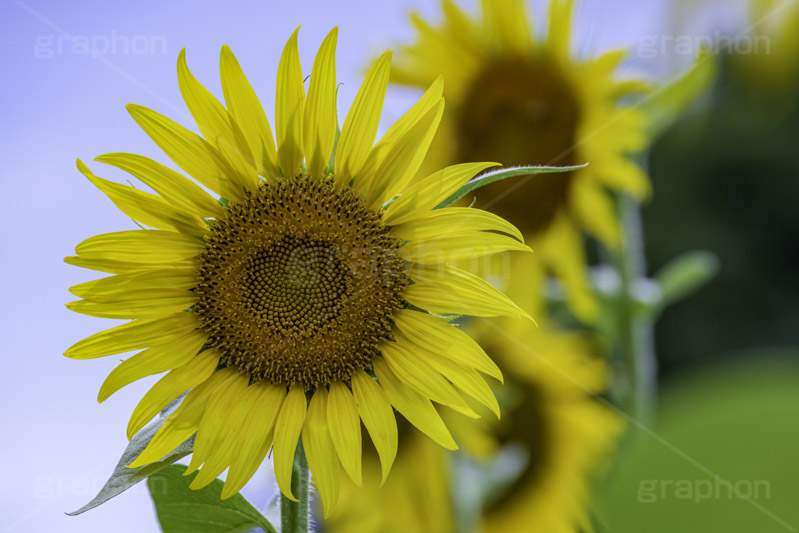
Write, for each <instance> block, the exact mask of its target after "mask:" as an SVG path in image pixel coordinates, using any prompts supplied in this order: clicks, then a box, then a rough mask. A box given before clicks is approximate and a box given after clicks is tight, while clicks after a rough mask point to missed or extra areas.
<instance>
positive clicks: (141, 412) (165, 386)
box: [128, 348, 219, 439]
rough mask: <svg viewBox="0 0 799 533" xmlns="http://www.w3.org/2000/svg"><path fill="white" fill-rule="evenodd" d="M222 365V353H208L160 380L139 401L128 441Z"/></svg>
mask: <svg viewBox="0 0 799 533" xmlns="http://www.w3.org/2000/svg"><path fill="white" fill-rule="evenodd" d="M217 363H219V352H218V351H216V350H215V349H213V348H212V349H210V350H205V351H204V352H201V353H199V354H198V355H197V356H196V357H194V358H193V359H191V360H190V361H189V362H188V363H186V364H184V365H182V366H180V367H178V368H176V369H174V370H172V371H170V372H169V373H168V374H167V375H166V376H164V377H163V378H161V379H160V380H159V381H158V382H157V383H156V384H155V385H153V387H152V388H151V389H150V390H149V391H147V393H146V394H145V395H144V396H143V397H142V399H141V400H140V401H139V404H138V405H137V406H136V408H135V409H134V410H133V414H132V415H131V416H130V421H129V422H128V439H132V438H133V435H135V434H136V433H138V431H139V430H140V429H141V428H143V427H144V426H145V424H147V422H149V421H150V420H152V418H153V417H154V416H155V415H157V414H158V413H159V412H160V411H161V410H162V409H163V408H164V407H166V406H167V405H169V403H170V402H171V401H172V400H174V399H175V398H177V397H178V396H180V395H181V394H183V393H184V392H186V391H187V390H189V389H192V388H194V387H196V386H197V385H199V384H200V383H202V382H203V381H205V380H206V379H208V378H209V377H210V376H211V374H213V372H214V370H215V369H216V365H217Z"/></svg>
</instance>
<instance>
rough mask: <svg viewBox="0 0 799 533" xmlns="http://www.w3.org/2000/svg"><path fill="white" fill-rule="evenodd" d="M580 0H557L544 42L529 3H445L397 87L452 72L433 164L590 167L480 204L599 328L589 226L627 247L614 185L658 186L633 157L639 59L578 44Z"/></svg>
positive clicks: (499, 189)
mask: <svg viewBox="0 0 799 533" xmlns="http://www.w3.org/2000/svg"><path fill="white" fill-rule="evenodd" d="M573 7H574V2H573V1H561V0H554V1H552V2H550V3H549V19H548V28H547V31H546V35H545V37H543V38H542V37H541V36H536V35H535V34H534V32H533V30H532V23H531V21H530V16H529V14H528V9H527V6H526V3H525V2H524V1H523V0H510V1H503V2H498V1H492V0H485V1H483V2H482V3H481V13H480V15H479V16H478V17H477V18H476V19H475V18H472V17H470V16H469V15H467V14H466V13H465V12H463V11H462V10H461V8H460V7H458V5H457V4H455V2H453V1H451V0H444V2H443V3H442V10H443V14H444V20H443V21H442V22H441V23H440V24H438V25H434V24H432V23H431V22H429V21H428V19H426V18H423V17H422V16H420V15H418V14H413V15H412V16H411V21H412V22H413V24H414V26H415V27H416V30H417V33H418V36H417V38H416V42H415V43H413V44H412V45H407V46H403V47H402V48H401V49H400V50H399V51H398V54H397V62H396V66H395V68H394V69H393V71H392V81H393V82H395V83H399V84H407V85H414V86H417V87H424V86H425V85H426V84H428V83H430V81H431V80H432V79H434V78H435V75H436V74H435V73H437V72H438V73H443V74H444V76H445V78H446V79H447V80H449V83H448V84H447V88H446V89H445V96H446V98H447V100H448V106H447V112H446V113H445V115H444V118H443V119H442V124H441V135H440V137H439V138H438V139H437V140H436V141H435V142H434V144H433V145H432V147H431V157H430V158H429V159H428V163H430V164H431V165H434V166H435V165H438V164H441V163H442V162H446V163H447V164H451V163H452V162H458V161H464V160H469V159H473V158H474V157H478V158H480V157H484V158H485V157H488V158H489V159H491V158H494V159H495V160H497V161H502V162H503V164H505V165H523V164H537V165H553V164H554V165H572V164H581V163H585V162H589V163H590V164H589V166H588V167H586V168H583V169H580V170H576V171H573V172H570V173H563V174H558V175H556V176H550V177H545V178H538V177H527V178H522V179H520V180H517V181H514V182H512V183H509V182H505V183H497V184H495V185H493V186H489V187H485V188H483V189H482V190H481V191H480V192H479V193H478V194H477V195H476V198H477V203H476V205H479V206H483V207H484V208H486V209H490V210H492V211H494V212H496V213H499V214H501V215H502V216H504V217H506V218H508V219H509V220H512V221H513V222H514V223H515V224H517V225H518V227H519V228H520V229H521V230H522V232H523V233H524V234H525V236H526V238H527V239H528V240H529V242H530V245H531V246H532V247H533V249H534V250H536V256H537V257H539V258H540V261H541V266H540V268H545V269H546V270H547V271H548V272H552V273H554V274H555V276H557V277H558V278H560V279H562V280H563V281H564V282H565V284H566V288H567V298H568V299H569V302H570V304H571V306H572V309H573V310H574V312H575V314H576V315H577V316H578V317H580V318H581V319H583V320H586V321H589V322H591V321H594V320H596V318H597V313H598V308H597V304H596V301H595V299H594V297H593V295H592V293H591V289H590V288H589V286H588V283H587V278H586V269H585V267H586V259H585V252H584V248H583V244H582V238H581V231H582V230H586V231H588V232H589V233H590V234H591V235H593V236H595V237H597V238H598V239H600V240H601V241H602V242H603V243H605V245H607V246H611V247H616V246H618V245H619V243H620V232H619V228H618V223H617V220H616V215H615V214H614V208H613V205H612V202H611V200H610V197H609V196H608V195H607V190H608V189H613V190H617V191H624V192H627V193H630V194H632V195H633V196H635V197H637V198H639V199H640V198H644V197H646V196H647V195H648V194H649V181H648V179H647V177H646V175H645V174H644V173H643V171H642V170H641V169H640V167H639V166H638V165H636V164H635V163H634V162H633V161H631V160H630V159H629V156H630V155H631V154H634V153H635V152H637V151H640V150H641V149H642V148H643V147H644V146H645V143H646V139H645V136H644V130H645V127H646V117H645V116H644V115H643V113H642V112H641V110H640V109H639V108H637V107H635V106H632V105H630V104H629V103H626V104H625V103H624V99H625V98H626V97H630V96H634V95H638V94H641V93H642V92H645V91H646V90H647V86H646V85H645V84H644V83H641V82H639V81H635V80H627V81H618V80H617V72H616V69H617V67H618V66H619V64H620V63H621V61H622V60H623V59H624V57H625V55H626V54H627V52H626V51H623V50H619V51H614V52H610V53H607V54H604V55H601V56H599V57H597V58H595V59H590V60H584V59H581V58H577V57H575V56H573V54H572V52H571V49H572V44H573V36H574V32H573V31H572V24H573V23H572V11H573Z"/></svg>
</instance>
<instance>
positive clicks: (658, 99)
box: [641, 48, 718, 140]
mask: <svg viewBox="0 0 799 533" xmlns="http://www.w3.org/2000/svg"><path fill="white" fill-rule="evenodd" d="M717 67H718V65H717V61H716V58H715V56H714V55H713V52H712V51H711V50H709V49H706V48H703V49H702V50H700V52H699V55H698V56H697V58H696V61H694V64H693V65H691V67H690V68H689V69H688V71H687V72H685V73H684V74H683V75H682V76H679V77H677V78H676V79H675V80H674V81H672V82H671V83H670V84H668V85H667V86H666V87H664V88H662V89H660V90H658V91H656V92H655V93H653V94H652V95H651V96H650V97H649V98H647V99H646V100H644V101H643V102H642V104H641V107H642V109H643V110H644V112H645V113H646V115H647V116H648V117H649V126H648V128H647V137H648V138H649V139H650V140H654V139H656V138H657V137H659V136H660V134H661V133H663V132H664V131H665V130H666V128H668V127H669V126H670V125H671V124H672V123H673V122H674V121H675V120H676V119H677V118H679V117H680V115H682V114H683V113H684V112H685V111H686V110H687V109H688V108H689V107H691V106H692V105H693V104H694V103H695V102H696V101H697V100H698V99H699V97H700V96H702V93H704V92H705V90H706V89H707V88H708V87H709V86H710V84H711V82H712V81H713V80H714V79H715V77H716V72H717V70H718V68H717Z"/></svg>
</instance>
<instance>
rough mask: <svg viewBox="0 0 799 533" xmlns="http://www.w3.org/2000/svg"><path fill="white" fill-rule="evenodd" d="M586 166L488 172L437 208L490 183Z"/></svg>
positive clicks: (437, 207) (504, 169)
mask: <svg viewBox="0 0 799 533" xmlns="http://www.w3.org/2000/svg"><path fill="white" fill-rule="evenodd" d="M586 166H588V163H586V164H585V165H576V166H573V167H512V168H502V169H499V170H494V171H491V172H486V173H485V174H481V175H480V176H478V177H476V178H474V179H473V180H471V181H469V182H468V183H466V184H465V185H464V186H463V187H461V188H460V189H458V190H457V191H455V192H454V193H452V195H450V197H449V198H447V199H446V200H444V201H443V202H441V203H440V204H438V205H437V206H436V209H442V208H444V207H447V206H449V205H452V204H453V203H455V202H457V201H458V200H460V199H461V198H463V197H464V196H466V195H467V194H469V193H470V192H474V191H476V190H477V189H479V188H480V187H485V186H486V185H488V184H489V183H494V182H495V181H500V180H504V179H507V178H512V177H514V176H529V175H531V174H550V173H553V172H570V171H573V170H577V169H580V168H584V167H586Z"/></svg>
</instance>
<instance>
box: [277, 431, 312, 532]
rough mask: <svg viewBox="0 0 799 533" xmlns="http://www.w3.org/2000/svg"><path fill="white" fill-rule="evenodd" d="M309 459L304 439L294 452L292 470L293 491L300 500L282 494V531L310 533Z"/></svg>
mask: <svg viewBox="0 0 799 533" xmlns="http://www.w3.org/2000/svg"><path fill="white" fill-rule="evenodd" d="M309 472H310V471H309V469H308V460H307V459H306V458H305V450H304V449H303V447H302V440H300V442H298V443H297V451H296V452H295V453H294V466H293V467H292V472H291V492H292V493H293V494H294V496H295V497H296V498H297V499H298V500H299V501H296V502H294V501H291V500H290V499H288V498H286V497H285V496H284V495H283V494H281V495H280V524H281V528H280V531H281V533H308V523H309V521H310V520H309V513H310V494H309V488H310V475H309Z"/></svg>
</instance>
